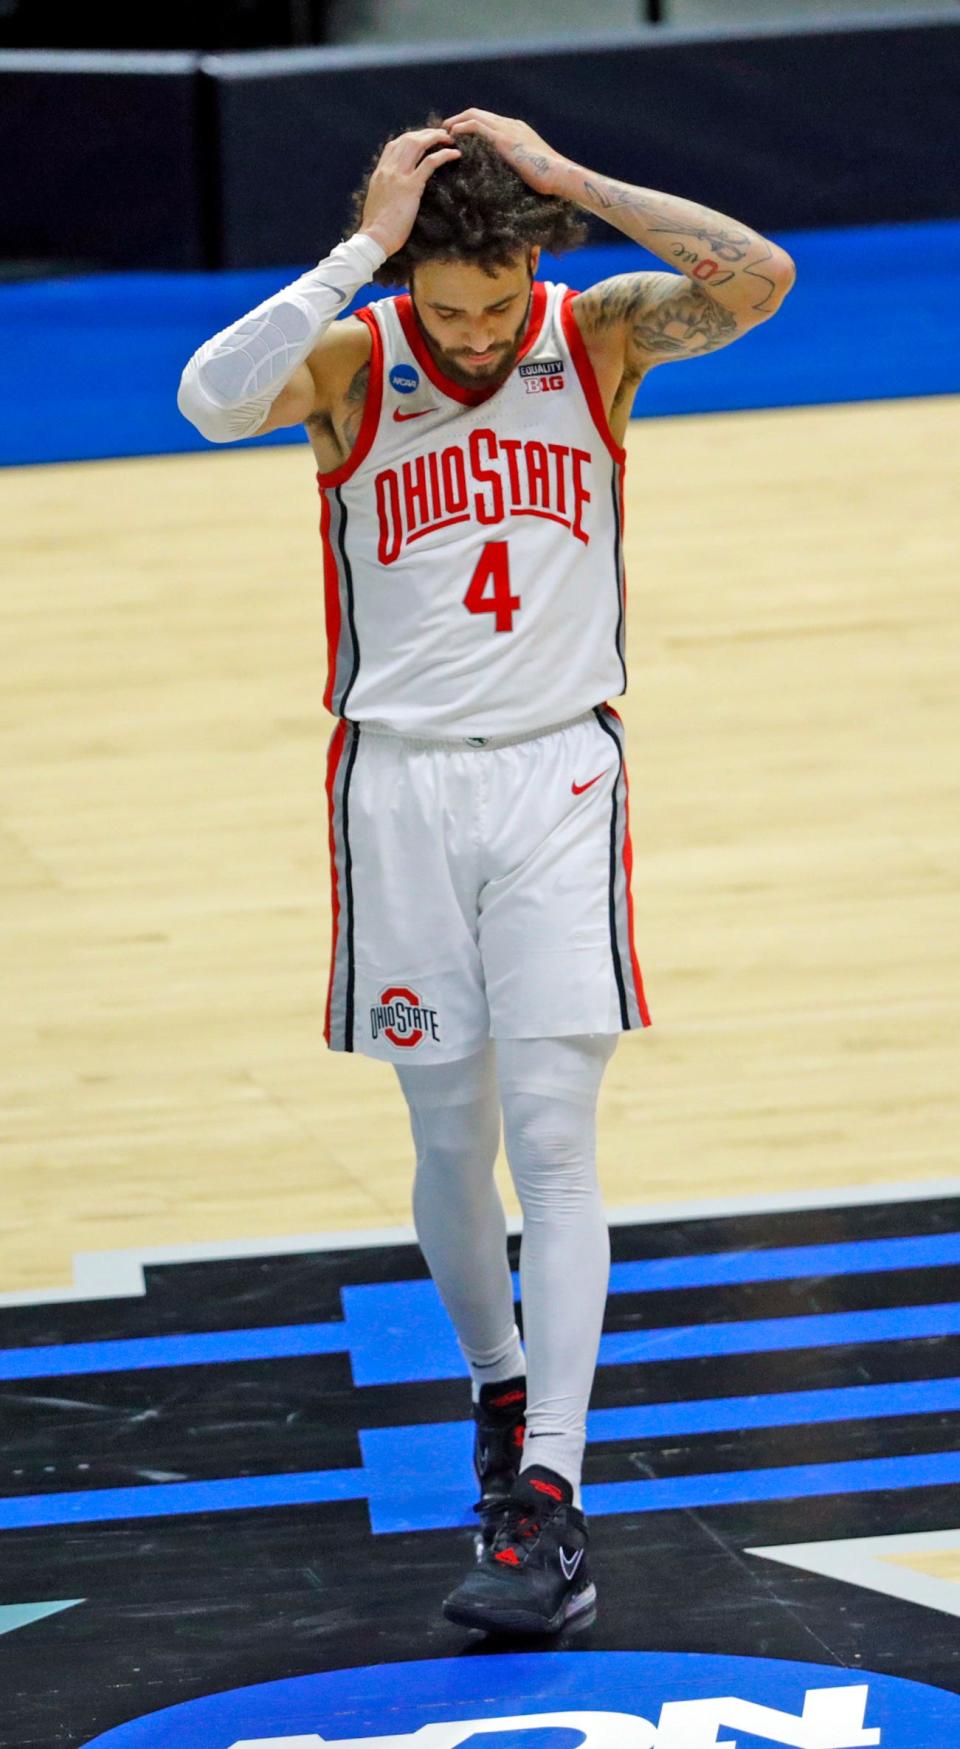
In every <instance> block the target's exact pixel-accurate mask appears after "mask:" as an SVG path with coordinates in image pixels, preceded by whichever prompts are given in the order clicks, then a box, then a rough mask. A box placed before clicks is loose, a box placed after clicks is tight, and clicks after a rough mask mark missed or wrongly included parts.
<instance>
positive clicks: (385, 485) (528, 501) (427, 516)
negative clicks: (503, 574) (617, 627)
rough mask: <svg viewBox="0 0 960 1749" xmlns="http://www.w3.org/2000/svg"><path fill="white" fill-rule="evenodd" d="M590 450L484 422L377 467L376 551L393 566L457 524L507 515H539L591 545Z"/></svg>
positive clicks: (486, 523)
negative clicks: (462, 439) (587, 519)
mask: <svg viewBox="0 0 960 1749" xmlns="http://www.w3.org/2000/svg"><path fill="white" fill-rule="evenodd" d="M591 464H592V458H591V455H590V452H589V450H586V449H574V448H573V447H572V446H571V445H570V444H567V443H542V442H540V441H539V439H537V438H529V439H526V440H524V439H522V438H519V437H498V436H497V434H496V432H494V431H492V430H490V429H489V427H486V426H482V427H480V428H479V429H478V430H476V431H473V432H471V434H470V437H469V440H468V441H467V443H466V444H461V443H451V444H448V445H447V446H446V447H445V448H444V449H431V450H427V451H424V452H421V453H420V454H419V455H415V456H411V457H409V458H408V459H407V460H406V461H404V462H402V463H401V464H400V466H399V467H395V468H394V467H390V468H382V469H381V470H380V472H379V473H378V474H377V476H376V480H375V482H374V485H375V490H376V502H377V520H378V523H379V543H378V547H377V556H378V558H379V560H380V563H381V565H392V564H393V563H394V561H395V560H396V559H398V558H399V557H400V554H401V553H402V552H403V550H404V548H405V547H407V546H409V545H410V544H411V542H413V541H417V540H421V539H422V538H423V537H424V535H428V534H434V533H435V532H436V531H437V530H438V529H441V528H451V527H453V526H454V524H456V523H464V522H476V523H479V524H481V525H483V526H485V527H493V526H495V525H498V524H501V523H503V521H504V520H505V519H506V518H507V517H511V516H538V517H542V518H544V519H545V520H546V521H548V522H556V523H559V524H560V525H561V527H563V528H567V529H569V531H570V533H571V535H572V536H573V537H574V539H575V540H579V541H582V542H583V544H584V546H589V544H590V536H589V534H588V532H587V530H586V528H585V526H584V511H585V508H586V506H587V505H588V504H589V503H590V501H591V494H590V491H589V489H588V487H587V483H586V470H587V469H588V468H589V467H590V466H591Z"/></svg>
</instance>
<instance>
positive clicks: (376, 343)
mask: <svg viewBox="0 0 960 1749" xmlns="http://www.w3.org/2000/svg"><path fill="white" fill-rule="evenodd" d="M354 314H355V315H356V316H357V318H358V319H359V320H360V321H361V322H365V323H366V325H367V327H368V328H369V330H370V339H371V342H372V344H371V347H370V381H369V383H368V384H367V397H366V400H365V401H364V403H363V419H362V420H361V422H360V430H359V432H358V434H357V441H356V443H355V444H354V446H353V448H352V450H351V451H350V454H349V455H348V456H347V459H346V461H345V462H341V464H340V466H339V467H338V468H334V470H333V473H332V474H321V473H318V474H317V484H318V486H319V487H320V488H321V490H322V489H323V487H324V486H342V485H343V482H344V480H349V478H350V476H351V474H355V473H356V471H357V469H358V467H359V466H360V463H361V462H363V461H366V459H367V456H368V455H369V454H370V449H371V446H372V444H373V440H374V438H375V437H376V435H377V426H378V425H379V423H380V408H381V406H382V404H383V338H382V336H381V333H380V328H379V325H378V323H377V318H376V316H374V315H372V314H371V312H370V310H356V311H354Z"/></svg>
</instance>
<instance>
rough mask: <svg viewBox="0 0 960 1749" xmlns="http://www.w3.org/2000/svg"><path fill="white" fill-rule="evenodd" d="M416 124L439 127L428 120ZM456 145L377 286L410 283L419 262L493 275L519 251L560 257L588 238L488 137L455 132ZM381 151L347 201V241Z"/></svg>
mask: <svg viewBox="0 0 960 1749" xmlns="http://www.w3.org/2000/svg"><path fill="white" fill-rule="evenodd" d="M420 125H421V126H426V127H442V126H443V123H442V121H441V119H440V117H439V116H435V115H432V116H429V117H428V119H427V121H426V123H421V124H420ZM391 138H396V135H392V136H391ZM388 143H389V142H388V141H384V145H387V144H388ZM457 146H458V147H459V150H460V153H461V156H460V157H459V158H455V159H453V160H452V161H451V162H450V163H448V164H441V165H440V168H439V170H435V171H434V173H433V175H432V176H431V177H430V179H429V181H428V182H427V184H426V187H425V188H424V191H423V196H422V198H421V201H420V211H419V212H418V214H417V217H416V220H415V222H414V226H413V230H412V231H411V233H410V236H409V237H408V238H407V241H406V243H405V244H404V245H403V248H402V249H398V250H397V251H396V253H395V254H393V255H390V256H388V257H387V259H386V261H385V262H384V263H383V265H382V266H381V267H378V268H377V271H376V273H375V274H374V276H373V277H374V279H375V280H376V281H377V283H378V284H379V285H409V284H410V281H411V278H412V276H413V271H414V268H415V267H417V266H419V264H420V263H421V262H422V261H468V262H472V263H473V264H474V265H475V266H477V267H482V268H483V271H484V272H485V273H489V274H490V275H491V277H492V276H493V274H494V273H495V272H496V270H497V268H498V267H506V266H508V265H509V263H510V262H511V261H514V260H515V259H516V257H517V255H518V253H519V252H520V251H522V250H525V249H532V248H533V247H534V246H535V245H536V244H538V243H539V244H541V245H542V247H543V248H544V249H547V250H549V252H550V253H551V254H553V255H560V254H562V253H563V252H564V251H565V250H567V249H578V248H579V247H580V245H581V243H582V242H583V241H584V239H585V238H586V235H587V226H586V225H585V223H584V222H583V220H582V218H581V217H580V214H579V213H578V211H577V208H576V207H575V206H574V205H573V204H572V203H571V202H570V201H568V200H559V199H558V198H556V197H555V196H554V195H547V194H537V193H536V191H535V190H534V189H532V188H530V187H529V185H528V184H527V183H526V182H524V180H523V178H522V176H519V175H518V174H517V172H516V170H512V169H511V168H510V165H509V164H507V163H505V161H504V160H503V158H501V156H500V154H499V152H498V151H497V150H496V148H495V147H494V146H492V145H491V144H490V142H489V140H485V139H483V138H482V137H481V135H479V134H458V136H457ZM382 151H383V146H380V147H379V149H378V150H377V153H376V155H375V157H374V159H373V161H372V163H371V165H370V169H369V170H368V171H367V174H366V176H365V177H364V179H363V182H362V184H361V186H360V187H359V188H358V189H357V190H356V193H355V194H354V196H353V223H352V225H351V227H350V230H349V231H348V233H347V234H348V236H353V234H354V232H355V231H358V230H359V229H360V220H361V217H362V214H363V207H364V202H365V200H366V198H367V189H368V187H369V184H370V177H371V176H372V174H373V172H374V169H375V168H376V165H377V163H378V161H379V158H380V154H381V152H382Z"/></svg>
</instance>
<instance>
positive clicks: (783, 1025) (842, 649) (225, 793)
mask: <svg viewBox="0 0 960 1749" xmlns="http://www.w3.org/2000/svg"><path fill="white" fill-rule="evenodd" d="M629 447H630V463H629V471H628V478H629V499H628V512H627V558H628V587H629V625H628V630H629V644H630V674H631V682H630V690H629V692H628V694H627V696H626V698H625V700H624V701H623V704H622V707H621V708H622V712H623V715H624V717H625V720H626V723H627V727H628V732H629V744H630V771H631V781H632V825H633V836H634V844H635V855H636V872H635V900H636V914H637V933H638V943H639V950H640V958H641V965H642V968H643V972H644V979H645V983H646V986H647V992H648V997H649V1000H650V1003H651V1008H652V1012H653V1020H654V1027H653V1029H652V1031H651V1032H650V1033H649V1034H647V1035H646V1036H645V1037H632V1038H628V1039H626V1040H625V1041H624V1042H623V1043H622V1045H621V1047H620V1050H619V1052H618V1055H617V1057H616V1058H615V1060H614V1063H613V1065H612V1067H611V1070H610V1072H609V1075H608V1079H607V1084H606V1089H605V1094H604V1101H603V1110H602V1119H601V1124H602V1128H601V1135H602V1162H603V1175H604V1184H605V1191H606V1195H607V1198H608V1201H609V1202H610V1203H611V1204H614V1205H620V1204H629V1205H635V1204H640V1203H645V1202H648V1201H652V1202H663V1201H665V1200H669V1201H675V1200H676V1199H677V1198H686V1197H689V1198H690V1200H691V1203H695V1202H697V1201H702V1200H703V1199H704V1198H716V1197H745V1196H752V1195H757V1196H763V1195H769V1194H774V1193H789V1192H795V1191H816V1190H826V1189H827V1188H828V1187H838V1186H848V1185H858V1184H865V1183H878V1184H885V1183H890V1184H904V1183H908V1184H909V1183H915V1182H918V1181H919V1182H922V1181H926V1180H929V1179H936V1178H938V1177H941V1176H943V1175H945V1174H950V1173H952V1172H954V1171H955V1168H956V1137H957V1133H958V1129H960V1122H958V1119H960V1095H958V1087H960V1076H958V1072H957V1071H958V1061H957V1036H956V991H957V989H958V987H960V921H958V914H957V907H956V878H957V854H958V848H960V824H958V821H960V815H958V811H957V795H956V748H957V735H958V727H960V724H958V707H957V698H958V695H960V644H958V641H957V638H956V611H955V593H956V592H955V579H956V553H957V546H958V535H960V500H958V496H957V492H956V478H957V464H958V460H960V455H958V451H960V417H958V403H957V400H956V398H953V397H944V398H941V399H924V400H918V401H900V402H889V401H888V402H880V403H868V404H862V405H847V406H837V407H826V408H804V409H799V410H788V411H771V412H762V413H753V414H736V415H718V416H712V417H706V418H683V419H660V420H655V421H650V422H640V423H635V424H634V425H633V426H632V427H631V429H630V434H629ZM0 504H2V515H3V526H4V529H5V532H6V542H7V550H8V567H9V570H8V583H7V587H6V589H5V590H4V592H3V597H2V603H0V619H2V634H3V643H4V647H5V649H6V652H7V655H6V658H5V667H6V688H5V694H4V697H3V700H2V703H0V711H2V721H3V743H4V752H5V757H4V761H3V769H2V773H0V846H2V861H0V881H2V889H3V896H4V918H5V923H4V946H3V962H4V967H3V987H4V1002H3V1009H2V1021H0V1025H2V1032H3V1038H2V1059H3V1064H4V1070H3V1075H4V1081H5V1083H6V1094H5V1100H4V1105H5V1119H4V1131H5V1135H4V1145H3V1152H4V1168H3V1171H4V1182H5V1188H6V1206H7V1218H6V1221H5V1237H4V1243H3V1258H2V1281H0V1286H2V1289H4V1290H6V1291H8V1292H10V1291H14V1290H26V1289H40V1288H52V1287H55V1286H57V1285H58V1284H65V1283H67V1282H69V1281H70V1279H71V1259H72V1256H73V1254H74V1253H75V1252H77V1251H99V1250H109V1249H115V1248H125V1247H130V1246H132V1245H144V1244H175V1243H183V1242H188V1241H204V1240H207V1241H211V1242H213V1241H220V1242H222V1241H226V1240H230V1239H241V1238H254V1237H259V1236H277V1235H283V1234H297V1233H315V1232H324V1231H331V1230H337V1229H341V1228H342V1229H360V1228H365V1227H368V1226H374V1227H385V1226H392V1225H394V1224H397V1223H401V1224H403V1223H407V1222H408V1221H409V1189H410V1177H411V1152H410V1144H409V1140H408V1135H407V1129H406V1121H405V1114H404V1111H403V1108H402V1104H401V1100H400V1096H399V1092H398V1090H397V1089H396V1087H395V1085H394V1078H393V1074H392V1071H391V1070H390V1069H389V1068H386V1067H384V1066H382V1065H379V1064H375V1063H371V1062H368V1061H365V1060H363V1059H362V1058H355V1059H353V1060H345V1059H343V1058H342V1057H336V1056H332V1055H330V1054H328V1053H327V1052H326V1051H325V1050H324V1048H323V1045H322V1039H321V1022H322V1007H323V999H324V993H325V976H326V961H327V952H328V946H329V915H328V886H327V874H326V833H325V815H324V806H323V794H322V771H323V756H324V748H325V743H326V738H327V734H328V726H329V719H327V718H326V717H325V714H324V712H323V709H322V706H321V703H320V698H321V692H322V677H323V673H324V664H325V645H324V631H323V608H322V591H321V577H320V547H319V541H318V537H317V529H316V523H317V501H316V492H315V485H314V480H313V472H312V465H311V458H310V456H309V452H308V451H307V450H306V449H305V448H302V447H300V446H294V447H282V448H269V449H260V450H253V451H248V452H243V453H240V452H236V451H230V452H223V451H221V452H216V453H210V454H208V455H203V456H165V457H161V458H157V459H138V460H135V461H113V462H104V463H96V464H91V463H88V464H85V465H82V466H72V467H71V466H51V467H40V468H34V469H11V470H8V471H6V472H5V473H3V474H2V475H0ZM514 1206H515V1205H514Z"/></svg>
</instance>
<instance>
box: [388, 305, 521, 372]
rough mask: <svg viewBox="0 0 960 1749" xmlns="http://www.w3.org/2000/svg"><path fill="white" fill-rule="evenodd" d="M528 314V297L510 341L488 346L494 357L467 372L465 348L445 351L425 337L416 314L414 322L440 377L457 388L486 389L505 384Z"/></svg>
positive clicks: (425, 332)
mask: <svg viewBox="0 0 960 1749" xmlns="http://www.w3.org/2000/svg"><path fill="white" fill-rule="evenodd" d="M531 296H532V292H531ZM413 307H414V312H416V304H414V306H413ZM529 315H530V298H529V297H528V298H527V307H526V309H525V310H524V312H523V320H522V321H521V323H520V326H519V327H518V329H517V331H516V333H515V334H514V335H513V337H512V338H511V339H510V340H502V341H500V343H499V344H498V345H497V346H491V348H490V351H491V352H492V353H493V354H494V357H493V358H492V359H491V360H490V363H489V364H486V365H483V366H482V367H481V368H479V369H476V368H474V369H470V368H469V366H468V364H467V362H466V361H467V360H468V359H469V357H470V349H469V347H466V346H461V347H456V348H454V349H453V350H452V351H448V350H447V348H446V347H444V346H439V345H438V344H437V342H436V340H434V338H433V336H432V334H428V332H427V330H426V328H425V327H424V325H423V323H422V322H421V321H420V317H419V315H417V323H418V325H419V328H420V332H421V334H422V335H423V339H424V343H425V344H426V346H427V349H428V351H429V352H430V355H431V357H432V358H433V360H434V363H435V364H438V365H439V366H440V369H441V370H442V371H443V373H444V375H445V376H448V377H449V378H450V381H451V382H452V383H456V384H457V387H458V388H461V389H489V388H490V387H491V385H492V384H494V383H502V382H506V379H507V377H508V376H509V375H510V372H511V371H512V369H513V367H514V365H515V364H516V362H517V358H518V356H519V353H520V348H521V346H522V344H523V337H524V334H525V333H526V331H527V321H528V318H529Z"/></svg>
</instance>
